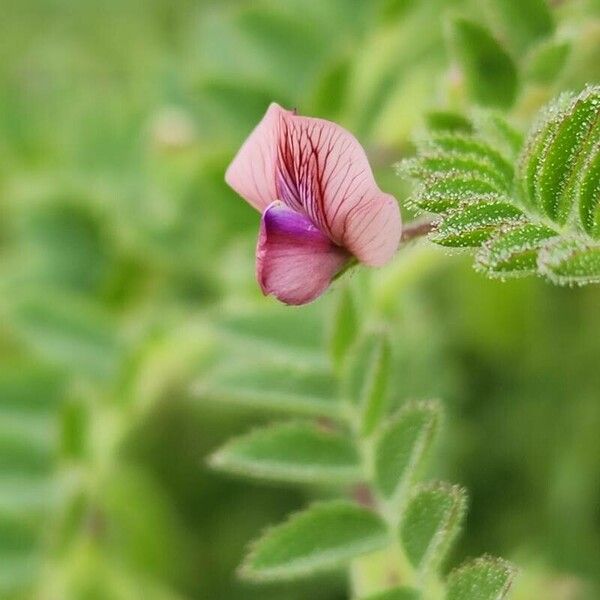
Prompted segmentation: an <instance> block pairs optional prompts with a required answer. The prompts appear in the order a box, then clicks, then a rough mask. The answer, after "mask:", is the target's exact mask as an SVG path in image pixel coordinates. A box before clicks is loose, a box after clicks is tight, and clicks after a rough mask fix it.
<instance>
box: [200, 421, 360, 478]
mask: <svg viewBox="0 0 600 600" xmlns="http://www.w3.org/2000/svg"><path fill="white" fill-rule="evenodd" d="M210 464H211V466H213V467H215V468H217V469H220V470H222V471H228V472H230V473H236V474H240V475H246V476H250V477H259V478H263V479H272V480H275V481H298V482H306V483H320V484H346V483H351V482H356V481H359V480H360V477H361V469H360V457H359V455H358V452H357V450H356V448H355V446H354V445H353V443H352V440H351V439H349V438H348V437H346V436H345V435H343V434H341V433H338V432H334V431H328V430H325V429H323V428H321V427H319V426H317V425H313V424H309V423H286V424H281V425H272V426H270V427H265V428H262V429H257V430H256V431H253V432H251V433H249V434H246V435H244V436H241V437H239V438H236V439H233V440H231V441H229V442H227V443H226V444H225V446H223V447H222V448H221V449H220V450H218V451H217V452H215V453H214V454H213V455H212V457H211V458H210Z"/></svg>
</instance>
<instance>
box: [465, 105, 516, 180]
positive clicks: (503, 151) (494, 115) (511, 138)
mask: <svg viewBox="0 0 600 600" xmlns="http://www.w3.org/2000/svg"><path fill="white" fill-rule="evenodd" d="M475 121H476V128H477V131H478V132H479V135H480V136H481V138H482V139H483V140H485V142H486V144H488V145H490V146H491V147H492V148H494V150H495V151H496V152H498V153H499V154H500V155H501V156H504V157H508V159H509V160H510V161H511V165H510V167H511V173H512V172H513V169H512V162H513V160H514V159H515V158H516V157H517V155H518V154H519V152H520V151H521V148H522V147H523V134H522V133H521V131H520V129H517V128H516V127H515V126H514V125H512V124H511V123H509V121H507V120H506V118H505V117H504V116H503V115H501V114H500V113H498V112H496V111H489V110H486V111H482V112H479V113H477V114H476V118H475Z"/></svg>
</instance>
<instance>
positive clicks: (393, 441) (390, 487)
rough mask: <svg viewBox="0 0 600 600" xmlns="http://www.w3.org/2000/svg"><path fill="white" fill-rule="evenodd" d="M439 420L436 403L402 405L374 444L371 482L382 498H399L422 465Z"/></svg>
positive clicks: (438, 407) (439, 408)
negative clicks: (373, 464) (373, 473)
mask: <svg viewBox="0 0 600 600" xmlns="http://www.w3.org/2000/svg"><path fill="white" fill-rule="evenodd" d="M440 420H441V407H440V405H439V404H438V403H437V402H433V401H430V402H417V403H411V404H408V405H406V406H405V407H403V408H402V409H401V410H400V412H399V413H398V415H397V416H396V417H395V418H394V419H392V420H391V421H390V422H389V423H388V424H387V425H386V427H385V429H384V430H383V431H382V433H381V434H380V436H379V438H378V439H377V441H376V444H375V483H376V486H377V491H378V492H379V493H380V494H381V495H382V496H383V497H384V498H386V499H395V500H396V499H401V498H402V497H403V496H404V494H405V493H406V491H407V490H408V487H409V486H410V484H411V483H412V481H413V480H414V477H415V474H416V472H418V470H419V468H420V467H421V466H422V464H423V461H424V459H425V457H426V454H427V451H428V450H429V448H430V447H431V444H432V442H433V438H434V435H435V433H436V432H437V429H438V427H439V422H440Z"/></svg>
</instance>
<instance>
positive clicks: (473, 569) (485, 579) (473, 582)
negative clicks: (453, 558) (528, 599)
mask: <svg viewBox="0 0 600 600" xmlns="http://www.w3.org/2000/svg"><path fill="white" fill-rule="evenodd" d="M515 576H516V569H515V568H514V567H513V566H512V565H511V564H510V563H509V562H506V561H504V560H501V559H499V558H492V557H487V556H484V557H482V558H477V559H475V560H473V561H470V562H468V563H466V564H465V565H463V566H462V567H459V568H458V569H455V570H454V571H452V572H451V573H450V575H449V576H448V583H447V592H446V600H502V599H503V598H506V597H507V594H508V592H509V590H510V586H511V584H512V582H513V580H514V578H515Z"/></svg>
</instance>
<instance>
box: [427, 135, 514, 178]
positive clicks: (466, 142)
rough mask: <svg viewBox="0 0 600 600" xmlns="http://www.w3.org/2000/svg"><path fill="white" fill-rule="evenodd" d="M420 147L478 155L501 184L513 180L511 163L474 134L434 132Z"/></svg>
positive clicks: (450, 152) (451, 152)
mask: <svg viewBox="0 0 600 600" xmlns="http://www.w3.org/2000/svg"><path fill="white" fill-rule="evenodd" d="M422 147H423V150H424V151H428V150H429V149H430V148H433V149H436V150H438V151H443V152H446V153H449V154H458V155H467V156H478V157H480V158H481V159H482V160H483V161H485V162H486V163H487V164H488V165H490V166H492V167H493V169H494V171H495V176H496V177H501V181H502V185H503V186H504V185H507V184H509V183H511V182H512V180H513V177H514V170H513V166H512V164H511V163H510V162H509V161H508V160H506V158H504V156H502V154H501V153H500V152H498V150H496V148H494V147H493V146H492V145H490V144H489V143H487V142H485V141H483V140H482V139H480V138H479V137H476V136H475V135H465V134H462V133H437V132H434V133H433V134H432V135H431V137H429V138H428V139H426V140H425V141H424V142H423V144H422Z"/></svg>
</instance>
